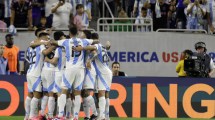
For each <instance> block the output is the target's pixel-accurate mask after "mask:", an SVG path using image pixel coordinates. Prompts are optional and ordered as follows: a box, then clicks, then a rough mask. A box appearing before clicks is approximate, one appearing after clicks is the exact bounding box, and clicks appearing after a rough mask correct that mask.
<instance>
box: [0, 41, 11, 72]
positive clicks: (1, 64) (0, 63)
mask: <svg viewBox="0 0 215 120" xmlns="http://www.w3.org/2000/svg"><path fill="white" fill-rule="evenodd" d="M3 53H4V46H3V44H0V75H6V74H9V67H8V60H7V59H6V58H5V57H4V56H3Z"/></svg>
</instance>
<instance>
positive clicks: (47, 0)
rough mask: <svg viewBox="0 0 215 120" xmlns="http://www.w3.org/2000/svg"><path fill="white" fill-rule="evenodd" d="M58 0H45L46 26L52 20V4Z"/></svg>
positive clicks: (50, 24)
mask: <svg viewBox="0 0 215 120" xmlns="http://www.w3.org/2000/svg"><path fill="white" fill-rule="evenodd" d="M58 1H59V0H45V16H46V20H47V24H48V26H52V22H53V14H52V12H51V9H52V5H53V4H54V3H56V2H58Z"/></svg>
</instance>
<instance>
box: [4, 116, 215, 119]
mask: <svg viewBox="0 0 215 120" xmlns="http://www.w3.org/2000/svg"><path fill="white" fill-rule="evenodd" d="M23 119H24V116H10V117H6V116H0V120H23ZM79 120H83V118H81V119H79ZM111 120H215V119H191V118H176V119H171V118H139V119H137V118H116V117H112V118H111Z"/></svg>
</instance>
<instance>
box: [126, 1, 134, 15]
mask: <svg viewBox="0 0 215 120" xmlns="http://www.w3.org/2000/svg"><path fill="white" fill-rule="evenodd" d="M134 1H135V0H128V8H127V15H128V17H131V16H132V11H133V7H134Z"/></svg>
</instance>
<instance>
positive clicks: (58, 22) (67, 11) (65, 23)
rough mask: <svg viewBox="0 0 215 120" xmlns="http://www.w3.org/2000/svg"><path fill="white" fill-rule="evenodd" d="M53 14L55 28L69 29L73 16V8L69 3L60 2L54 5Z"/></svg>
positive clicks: (60, 0) (62, 0)
mask: <svg viewBox="0 0 215 120" xmlns="http://www.w3.org/2000/svg"><path fill="white" fill-rule="evenodd" d="M51 11H52V13H53V23H52V27H54V28H68V27H69V22H70V19H71V16H72V6H71V4H70V3H69V2H66V1H65V0H59V1H58V2H56V3H54V4H53V5H52V9H51Z"/></svg>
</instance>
